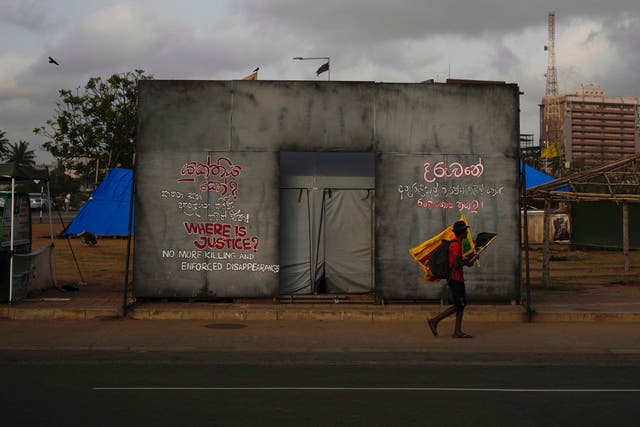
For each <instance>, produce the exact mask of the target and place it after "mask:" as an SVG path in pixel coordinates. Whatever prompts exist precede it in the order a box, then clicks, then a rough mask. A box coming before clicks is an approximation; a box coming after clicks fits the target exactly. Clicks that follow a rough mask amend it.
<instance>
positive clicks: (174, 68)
mask: <svg viewBox="0 0 640 427" xmlns="http://www.w3.org/2000/svg"><path fill="white" fill-rule="evenodd" d="M549 11H555V12H556V63H557V69H558V86H559V90H560V93H572V92H574V91H575V87H576V86H577V85H579V84H595V85H601V86H604V87H605V89H606V92H605V94H606V95H608V96H634V97H638V96H640V2H638V0H555V1H547V0H466V1H463V0H446V1H444V0H440V1H435V0H396V1H393V2H392V1H389V0H366V1H365V0H322V1H307V0H234V1H226V0H215V1H212V0H203V1H199V0H181V1H168V0H137V1H109V0H103V1H99V0H49V1H47V0H15V1H14V0H0V129H1V130H4V131H6V133H7V137H8V138H9V140H10V141H11V142H17V141H18V140H26V141H28V142H30V144H31V148H32V149H34V150H36V153H37V154H38V159H39V160H40V161H51V160H52V157H51V156H50V155H49V154H48V153H46V152H44V151H42V150H40V148H39V147H40V144H41V143H42V142H43V140H42V139H41V138H40V137H38V136H36V135H34V134H33V133H32V130H33V128H35V127H38V126H41V125H42V124H44V122H45V121H46V120H47V119H49V118H52V117H54V115H55V110H54V109H55V102H56V101H57V100H58V99H59V97H58V90H59V89H75V88H76V87H78V86H82V85H84V84H85V83H86V81H87V80H88V79H89V77H97V76H100V77H103V78H104V77H108V76H110V75H111V74H113V73H120V72H126V71H132V70H134V69H142V70H144V71H145V72H146V73H149V74H153V75H154V77H155V78H156V79H214V80H217V79H222V80H231V79H240V78H242V77H243V76H245V75H247V74H250V73H251V71H252V70H253V69H254V68H256V67H260V72H259V76H258V78H259V79H260V80H325V79H326V74H321V75H320V77H317V76H316V74H315V70H316V69H317V68H318V66H320V65H321V61H317V62H314V61H293V60H292V59H291V58H292V57H294V56H329V57H331V79H332V80H345V81H358V80H365V81H376V82H403V83H404V82H420V81H423V80H426V79H430V78H434V79H435V80H436V81H441V82H443V81H445V80H446V79H447V78H448V77H450V78H458V79H481V80H501V81H506V82H508V83H517V84H518V85H519V86H520V90H521V91H523V92H524V95H523V96H522V97H521V132H522V133H533V134H534V135H535V140H536V141H537V138H538V136H539V135H538V133H539V129H538V123H539V117H538V115H539V114H538V104H539V103H540V100H541V97H542V96H543V95H544V90H545V77H544V74H545V72H546V68H547V53H546V52H545V51H544V46H545V44H547V14H548V12H549ZM48 56H52V57H54V58H55V59H56V60H57V61H58V62H59V63H60V66H59V67H57V66H55V65H53V64H49V63H48V59H47V58H48Z"/></svg>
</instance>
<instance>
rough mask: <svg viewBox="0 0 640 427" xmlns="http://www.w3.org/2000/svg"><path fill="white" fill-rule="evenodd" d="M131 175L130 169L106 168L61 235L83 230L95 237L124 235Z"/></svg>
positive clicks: (126, 224)
mask: <svg viewBox="0 0 640 427" xmlns="http://www.w3.org/2000/svg"><path fill="white" fill-rule="evenodd" d="M132 177H133V173H132V170H131V169H122V168H113V169H110V170H109V172H108V173H107V176H106V177H105V178H104V181H102V183H101V184H100V185H99V186H98V188H96V190H95V191H94V192H93V194H92V195H91V198H90V199H89V200H88V201H87V202H86V203H85V204H84V205H83V206H82V208H81V209H80V211H79V212H78V214H77V215H76V217H75V218H74V220H73V222H71V224H69V226H68V227H67V228H66V229H65V230H64V231H63V233H62V234H63V235H67V234H78V233H80V232H82V231H83V230H86V231H90V232H92V233H93V234H96V235H98V236H104V235H109V236H116V235H125V236H126V235H127V234H128V229H129V227H128V226H129V204H130V203H131V180H132ZM132 232H133V228H132Z"/></svg>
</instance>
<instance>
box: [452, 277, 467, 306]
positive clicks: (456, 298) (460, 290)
mask: <svg viewBox="0 0 640 427" xmlns="http://www.w3.org/2000/svg"><path fill="white" fill-rule="evenodd" d="M449 290H450V291H451V299H452V300H453V301H452V304H453V305H455V306H456V307H458V308H463V307H464V306H465V305H467V292H466V290H465V288H464V282H458V281H457V280H452V279H449Z"/></svg>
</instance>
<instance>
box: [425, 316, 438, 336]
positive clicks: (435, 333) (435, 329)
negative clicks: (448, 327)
mask: <svg viewBox="0 0 640 427" xmlns="http://www.w3.org/2000/svg"><path fill="white" fill-rule="evenodd" d="M427 324H428V325H429V329H431V333H432V334H433V336H434V337H437V336H438V327H437V326H436V323H435V322H434V321H433V319H429V320H427Z"/></svg>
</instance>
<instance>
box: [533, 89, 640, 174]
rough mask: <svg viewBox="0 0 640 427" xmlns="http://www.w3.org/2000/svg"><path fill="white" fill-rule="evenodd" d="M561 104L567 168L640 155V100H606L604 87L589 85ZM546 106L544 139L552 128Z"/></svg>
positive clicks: (542, 127) (563, 97)
mask: <svg viewBox="0 0 640 427" xmlns="http://www.w3.org/2000/svg"><path fill="white" fill-rule="evenodd" d="M557 100H558V104H559V113H560V117H559V119H560V126H559V127H560V130H561V132H560V134H561V136H560V139H561V141H559V143H560V147H559V148H560V151H561V153H562V156H563V159H562V160H563V161H564V162H565V165H571V166H575V167H579V168H583V167H591V166H596V165H600V164H602V163H604V162H608V161H612V160H617V159H620V158H621V157H624V156H628V155H633V154H640V136H639V108H638V98H636V97H628V98H625V97H606V96H605V95H604V88H603V87H599V86H592V85H589V86H579V87H578V88H577V89H576V92H575V93H574V94H565V95H560V96H558V97H557ZM545 105H546V103H545V102H544V101H543V102H542V103H541V105H540V135H544V134H545V129H547V128H548V124H547V123H545V119H546V118H548V117H549V114H546V115H545V111H544V109H545Z"/></svg>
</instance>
